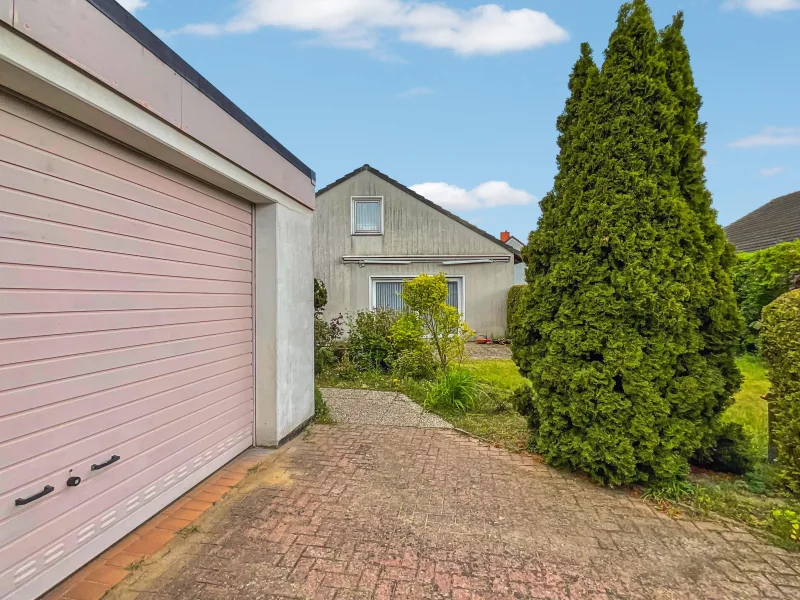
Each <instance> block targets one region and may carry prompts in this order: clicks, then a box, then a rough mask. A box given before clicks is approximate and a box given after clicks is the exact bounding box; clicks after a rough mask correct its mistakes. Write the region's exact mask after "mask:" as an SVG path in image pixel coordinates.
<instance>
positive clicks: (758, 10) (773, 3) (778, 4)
mask: <svg viewBox="0 0 800 600" xmlns="http://www.w3.org/2000/svg"><path fill="white" fill-rule="evenodd" d="M722 7H723V8H725V9H726V10H737V9H740V10H746V11H747V12H751V13H753V14H754V15H759V16H763V15H768V14H771V13H777V12H783V11H787V10H800V0H727V2H725V4H723V5H722Z"/></svg>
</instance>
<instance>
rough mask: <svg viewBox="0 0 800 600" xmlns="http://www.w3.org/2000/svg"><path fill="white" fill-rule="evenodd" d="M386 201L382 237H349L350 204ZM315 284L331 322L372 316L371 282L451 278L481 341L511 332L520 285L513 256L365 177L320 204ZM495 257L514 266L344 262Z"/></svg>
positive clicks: (326, 194)
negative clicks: (511, 307) (511, 306)
mask: <svg viewBox="0 0 800 600" xmlns="http://www.w3.org/2000/svg"><path fill="white" fill-rule="evenodd" d="M352 196H383V198H384V200H383V203H384V204H383V211H384V234H383V235H380V236H377V235H373V236H358V235H355V236H354V235H351V212H350V211H351V207H350V204H351V197H352ZM313 244H314V276H315V277H317V278H319V279H321V280H322V281H323V282H324V283H325V285H326V287H327V289H328V305H327V307H326V317H327V318H332V317H334V316H336V315H338V314H339V313H340V312H341V313H346V312H354V311H357V310H366V309H368V308H370V277H371V276H372V277H374V276H397V277H402V276H412V277H413V276H416V275H419V274H420V273H431V274H434V273H440V272H442V273H445V274H446V275H448V276H453V277H456V276H463V277H464V278H465V282H464V287H465V313H466V320H467V323H469V325H470V326H471V327H472V328H473V329H475V330H476V331H477V332H478V333H480V334H491V333H498V334H499V333H502V332H504V331H505V329H506V299H507V296H508V289H509V288H510V287H511V285H513V282H514V261H513V255H512V253H511V252H510V251H508V250H506V249H505V248H504V247H503V246H501V245H500V244H498V243H495V242H493V241H492V240H490V239H487V238H486V237H484V236H482V235H481V234H479V233H477V232H475V231H473V230H472V229H470V228H468V227H466V226H465V225H462V224H461V223H459V222H458V221H455V220H454V219H452V218H450V217H448V216H447V215H445V214H442V213H441V212H439V211H437V210H436V209H434V208H431V207H430V206H428V205H426V204H424V203H423V202H421V201H420V200H418V199H417V198H415V197H413V196H411V195H409V194H408V193H406V192H404V191H403V190H401V189H400V188H398V187H396V186H394V185H392V184H391V183H389V182H387V181H385V180H384V179H382V178H381V177H378V176H377V175H375V174H374V173H372V172H370V171H367V170H364V171H362V172H360V173H359V174H357V175H355V176H353V177H351V178H350V179H348V180H346V181H344V182H342V183H341V184H339V185H336V186H335V187H333V188H331V189H330V190H328V191H325V192H323V193H322V194H320V195H319V196H318V197H317V206H316V212H315V214H314V232H313ZM408 255H411V256H414V255H416V256H422V255H431V256H478V255H484V256H495V257H508V259H509V260H508V262H503V263H492V264H473V265H452V266H445V265H442V264H440V263H438V262H433V263H412V264H410V265H369V264H368V265H365V266H364V267H360V266H359V265H358V264H343V262H342V257H343V256H408Z"/></svg>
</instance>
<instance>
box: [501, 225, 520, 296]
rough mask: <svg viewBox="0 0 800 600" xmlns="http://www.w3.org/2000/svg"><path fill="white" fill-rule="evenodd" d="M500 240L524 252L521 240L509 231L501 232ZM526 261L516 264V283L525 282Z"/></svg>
mask: <svg viewBox="0 0 800 600" xmlns="http://www.w3.org/2000/svg"><path fill="white" fill-rule="evenodd" d="M500 241H501V242H503V243H505V244H508V245H509V246H511V247H512V248H513V249H514V250H516V251H517V252H522V249H523V248H524V247H525V244H523V243H522V242H521V241H519V240H518V239H517V238H515V237H514V236H513V235H511V234H510V233H509V232H508V231H502V232H500ZM526 266H527V265H526V264H525V263H524V262H518V263H516V264H515V265H514V285H523V284H524V283H525V267H526Z"/></svg>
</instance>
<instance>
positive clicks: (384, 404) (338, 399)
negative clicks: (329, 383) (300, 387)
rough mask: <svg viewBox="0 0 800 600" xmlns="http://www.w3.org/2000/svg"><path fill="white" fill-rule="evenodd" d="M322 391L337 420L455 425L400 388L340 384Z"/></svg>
mask: <svg viewBox="0 0 800 600" xmlns="http://www.w3.org/2000/svg"><path fill="white" fill-rule="evenodd" d="M320 391H321V392H322V397H323V398H325V402H327V404H328V407H329V408H330V410H331V417H332V418H333V420H334V421H336V422H337V423H346V424H350V425H389V426H394V427H423V428H425V427H432V428H437V429H452V428H453V426H452V425H450V423H448V422H447V421H445V420H444V419H442V418H441V417H439V416H437V415H434V414H431V413H429V412H425V410H424V409H423V408H422V407H421V406H420V405H419V404H417V403H416V402H414V401H412V400H411V399H410V398H408V397H407V396H405V395H403V394H400V393H398V392H377V391H374V390H345V389H340V388H322V389H321V390H320Z"/></svg>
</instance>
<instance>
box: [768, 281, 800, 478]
mask: <svg viewBox="0 0 800 600" xmlns="http://www.w3.org/2000/svg"><path fill="white" fill-rule="evenodd" d="M761 343H762V350H763V353H764V358H765V359H766V361H767V364H768V365H769V379H770V382H771V383H772V391H771V392H770V396H771V397H772V402H774V404H773V408H774V411H773V412H774V417H775V420H774V425H773V428H772V434H773V442H774V444H775V448H776V449H777V451H778V465H779V467H780V470H781V474H782V476H783V478H784V480H785V482H786V484H787V485H788V487H789V488H790V489H791V490H793V491H794V492H795V493H800V290H795V291H792V292H788V293H786V294H784V295H783V296H781V297H780V298H778V299H777V300H775V301H774V302H772V303H771V304H769V305H768V306H766V307H765V308H764V310H763V315H762V328H761Z"/></svg>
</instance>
